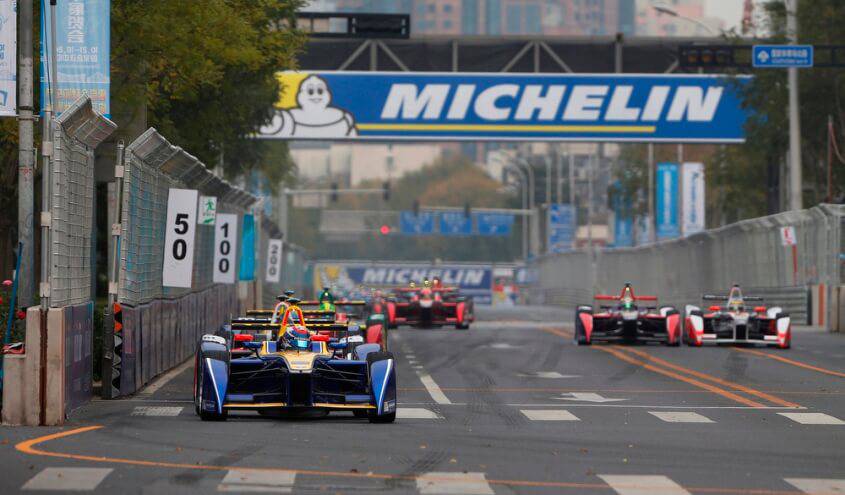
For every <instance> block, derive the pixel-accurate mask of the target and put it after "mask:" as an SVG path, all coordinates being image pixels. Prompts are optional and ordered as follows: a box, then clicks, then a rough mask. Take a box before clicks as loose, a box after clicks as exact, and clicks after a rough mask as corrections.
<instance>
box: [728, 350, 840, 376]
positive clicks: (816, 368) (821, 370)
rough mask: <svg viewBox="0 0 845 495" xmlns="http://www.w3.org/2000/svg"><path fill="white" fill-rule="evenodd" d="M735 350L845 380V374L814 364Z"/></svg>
mask: <svg viewBox="0 0 845 495" xmlns="http://www.w3.org/2000/svg"><path fill="white" fill-rule="evenodd" d="M734 350H735V351H739V352H747V353H748V354H754V355H755V356H763V357H767V358H769V359H775V360H777V361H781V362H783V363H786V364H791V365H792V366H798V367H799V368H804V369H808V370H813V371H818V372H819V373H824V374H825V375H831V376H838V377H841V378H845V373H842V372H841V371H833V370H829V369H827V368H822V367H820V366H813V365H812V364H807V363H802V362H801V361H795V360H794V359H789V358H785V357H783V356H776V355H774V354H768V353H765V352H762V351H755V350H754V349H741V348H739V347H737V348H734Z"/></svg>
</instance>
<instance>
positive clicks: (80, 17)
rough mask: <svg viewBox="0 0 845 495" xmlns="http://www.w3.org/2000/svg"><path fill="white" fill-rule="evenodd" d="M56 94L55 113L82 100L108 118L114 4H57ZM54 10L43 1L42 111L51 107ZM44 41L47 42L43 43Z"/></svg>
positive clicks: (81, 0)
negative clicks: (85, 98) (50, 54)
mask: <svg viewBox="0 0 845 495" xmlns="http://www.w3.org/2000/svg"><path fill="white" fill-rule="evenodd" d="M55 10H56V41H55V51H54V53H55V54H56V70H57V71H58V73H59V74H58V78H52V79H57V82H55V83H54V84H55V86H56V88H55V89H56V91H55V92H54V93H53V111H54V112H55V114H56V115H58V114H60V113H61V112H63V111H64V110H65V109H66V108H68V107H69V106H70V105H71V104H72V103H73V102H74V101H76V100H78V99H79V97H80V96H82V95H83V93H84V94H87V95H88V97H90V98H91V103H92V104H93V106H94V110H95V111H97V112H99V113H101V114H103V115H105V116H106V117H109V116H110V114H111V107H110V100H109V84H110V81H111V79H110V76H109V67H110V65H109V57H110V42H111V41H110V34H109V33H110V12H111V0H63V1H60V2H56V7H55ZM50 16H51V8H50V5H49V2H48V1H46V0H42V1H41V39H42V43H41V108H45V107H46V106H47V105H46V104H47V103H49V98H50V94H51V93H50V91H49V88H48V85H47V77H46V76H47V74H48V73H49V71H50V70H51V67H49V66H48V64H47V53H48V50H49V51H51V52H52V51H53V49H54V44H53V40H52V39H51V37H50V36H49V34H48V33H50ZM43 40H46V41H47V42H46V43H44V42H43Z"/></svg>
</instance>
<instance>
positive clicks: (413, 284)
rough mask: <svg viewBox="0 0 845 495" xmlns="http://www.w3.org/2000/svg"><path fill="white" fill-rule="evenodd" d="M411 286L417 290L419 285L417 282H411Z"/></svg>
mask: <svg viewBox="0 0 845 495" xmlns="http://www.w3.org/2000/svg"><path fill="white" fill-rule="evenodd" d="M409 286H410V287H411V288H412V289H416V288H417V283H416V282H414V281H413V280H411V283H410V285H409Z"/></svg>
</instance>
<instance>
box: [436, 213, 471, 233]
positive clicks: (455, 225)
mask: <svg viewBox="0 0 845 495" xmlns="http://www.w3.org/2000/svg"><path fill="white" fill-rule="evenodd" d="M439 216H440V233H441V234H442V235H470V234H472V217H469V216H466V215H464V212H463V211H444V212H441V213H440V214H439Z"/></svg>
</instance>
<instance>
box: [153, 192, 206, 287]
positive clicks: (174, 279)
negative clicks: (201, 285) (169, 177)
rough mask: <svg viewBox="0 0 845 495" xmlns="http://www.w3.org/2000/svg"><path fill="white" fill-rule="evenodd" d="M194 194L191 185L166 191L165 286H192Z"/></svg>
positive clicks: (163, 279) (195, 206)
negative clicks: (187, 187)
mask: <svg viewBox="0 0 845 495" xmlns="http://www.w3.org/2000/svg"><path fill="white" fill-rule="evenodd" d="M197 195H198V194H197V191H195V190H194V189H170V191H169V192H168V194H167V230H166V232H165V235H164V264H163V266H162V272H161V279H162V285H164V286H165V287H187V288H190V287H191V278H192V277H191V276H192V275H193V270H194V233H195V231H196V225H197Z"/></svg>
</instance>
